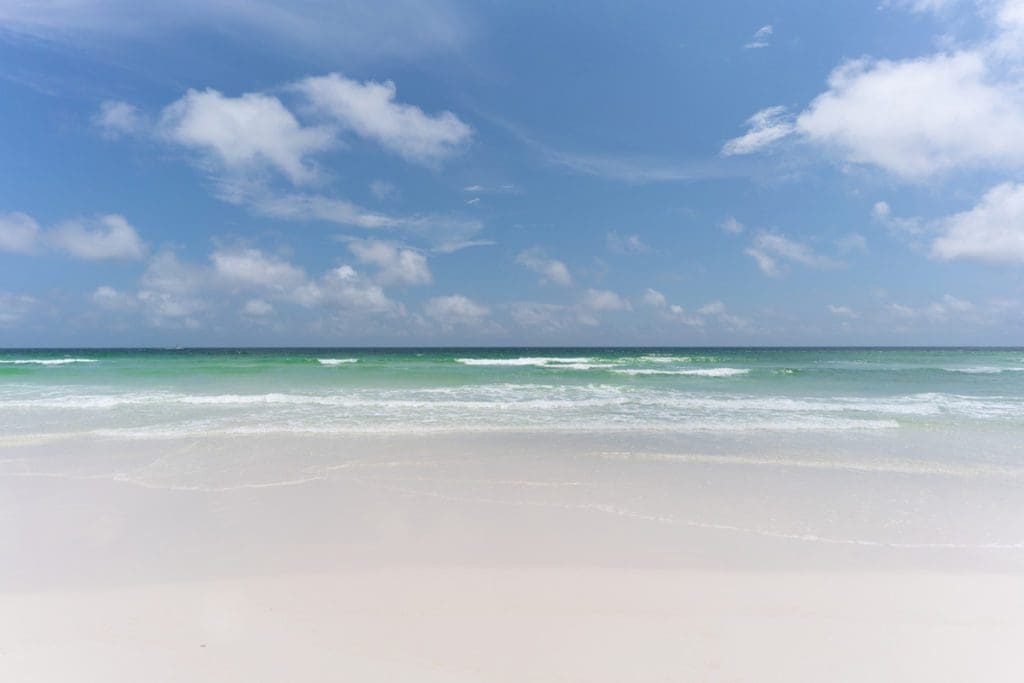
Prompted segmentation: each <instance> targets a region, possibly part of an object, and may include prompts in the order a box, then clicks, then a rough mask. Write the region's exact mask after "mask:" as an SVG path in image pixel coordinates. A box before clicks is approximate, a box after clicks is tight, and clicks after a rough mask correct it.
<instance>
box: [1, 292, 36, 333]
mask: <svg viewBox="0 0 1024 683" xmlns="http://www.w3.org/2000/svg"><path fill="white" fill-rule="evenodd" d="M38 303H39V302H38V301H37V300H36V299H35V298H34V297H31V296H29V295H27V294H14V293H12V292H2V291H0V325H12V324H14V323H17V322H19V321H21V320H22V318H24V317H25V316H26V315H28V314H29V313H30V312H31V311H32V309H34V308H35V307H36V305H37V304H38Z"/></svg>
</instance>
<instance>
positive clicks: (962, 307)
mask: <svg viewBox="0 0 1024 683" xmlns="http://www.w3.org/2000/svg"><path fill="white" fill-rule="evenodd" d="M942 303H943V304H944V305H945V307H946V308H948V309H949V310H951V311H956V312H957V313H967V312H969V311H973V310H974V304H972V303H971V302H970V301H967V300H966V299H960V298H957V297H955V296H953V295H952V294H946V295H945V296H943V297H942Z"/></svg>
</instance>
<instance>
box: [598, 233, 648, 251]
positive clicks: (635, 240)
mask: <svg viewBox="0 0 1024 683" xmlns="http://www.w3.org/2000/svg"><path fill="white" fill-rule="evenodd" d="M606 242H607V245H608V251H611V252H614V253H616V254H639V253H643V252H647V251H650V250H651V248H650V247H648V246H647V245H646V244H644V241H643V240H642V239H640V235H620V234H619V233H617V232H615V231H614V230H612V231H611V232H609V233H608V235H607V236H606Z"/></svg>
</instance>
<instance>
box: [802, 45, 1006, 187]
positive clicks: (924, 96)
mask: <svg viewBox="0 0 1024 683" xmlns="http://www.w3.org/2000/svg"><path fill="white" fill-rule="evenodd" d="M828 83H829V90H828V91H826V92H824V93H822V94H821V95H819V96H818V97H817V98H815V100H814V101H813V102H812V103H811V105H810V106H809V107H808V108H807V110H806V111H804V112H803V113H801V114H800V116H799V117H798V118H797V123H796V126H797V130H798V131H799V133H800V135H801V136H802V137H803V138H804V139H806V140H808V141H809V142H811V143H814V144H817V145H820V146H822V147H825V148H827V149H830V150H832V151H834V152H835V153H836V154H838V155H839V156H840V157H841V158H843V159H845V160H848V161H852V162H854V163H861V164H870V165H874V166H878V167H880V168H882V169H885V170H886V171H889V172H891V173H893V174H894V175H897V176H900V177H902V178H905V179H909V180H922V179H926V178H928V177H930V176H933V175H936V174H939V173H943V172H946V171H950V170H952V169H964V168H1009V169H1017V168H1021V167H1022V166H1024V161H1022V159H1024V97H1022V94H1021V91H1020V88H1019V87H1018V85H1017V84H1015V83H1013V82H1010V81H1001V80H999V79H998V78H997V77H996V76H995V75H994V74H993V73H992V72H991V71H990V69H989V67H988V65H987V64H986V61H985V59H984V56H983V55H982V54H981V53H978V52H957V53H953V54H937V55H932V56H928V57H922V58H919V59H910V60H904V61H898V62H893V61H888V60H877V61H876V60H869V59H860V60H855V61H852V62H847V63H846V64H844V65H842V66H840V67H839V68H837V69H835V70H834V71H833V72H832V74H831V75H830V76H829V79H828Z"/></svg>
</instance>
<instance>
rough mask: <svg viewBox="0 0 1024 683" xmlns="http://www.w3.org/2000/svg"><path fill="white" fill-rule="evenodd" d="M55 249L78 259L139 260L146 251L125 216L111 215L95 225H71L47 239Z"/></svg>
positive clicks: (94, 222)
mask: <svg viewBox="0 0 1024 683" xmlns="http://www.w3.org/2000/svg"><path fill="white" fill-rule="evenodd" d="M47 239H48V240H49V242H50V243H51V244H53V245H54V246H55V247H56V248H58V249H61V250H63V251H66V252H68V253H69V254H71V255H72V256H75V257H77V258H81V259H86V260H90V261H98V260H103V259H140V258H142V257H143V256H144V255H145V253H146V247H145V245H144V244H143V242H142V240H141V239H140V238H139V235H138V233H137V232H135V228H133V227H132V226H131V224H130V223H129V222H128V221H127V220H125V218H124V216H119V215H117V214H110V215H107V216H100V217H99V218H97V219H95V220H92V221H68V222H66V223H63V224H61V225H58V226H57V227H56V228H54V229H53V230H52V231H51V232H50V233H48V235H47Z"/></svg>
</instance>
